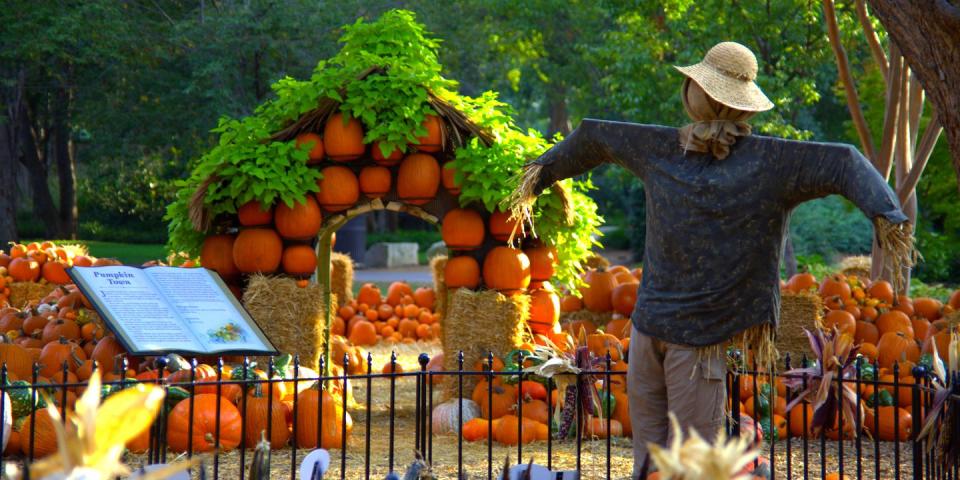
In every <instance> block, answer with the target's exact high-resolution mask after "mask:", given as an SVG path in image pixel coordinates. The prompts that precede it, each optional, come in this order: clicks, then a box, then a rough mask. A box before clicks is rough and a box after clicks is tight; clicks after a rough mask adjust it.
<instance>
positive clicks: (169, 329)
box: [67, 266, 277, 355]
mask: <svg viewBox="0 0 960 480" xmlns="http://www.w3.org/2000/svg"><path fill="white" fill-rule="evenodd" d="M67 274H68V275H70V278H72V279H73V281H74V283H75V284H76V285H77V288H79V289H80V291H81V292H83V294H84V295H85V296H86V297H87V299H88V300H90V303H91V304H92V305H93V307H94V309H95V310H96V311H97V313H99V314H100V317H101V318H103V320H104V322H105V323H106V325H107V328H109V329H110V330H111V331H112V332H113V333H114V334H115V335H116V337H117V340H118V341H119V342H120V343H121V344H122V345H123V346H124V348H126V349H127V351H128V352H130V354H132V355H156V354H158V353H171V352H172V353H181V354H188V355H223V354H233V355H242V354H257V355H272V354H276V353H277V350H276V349H275V348H274V347H273V345H272V344H271V343H270V340H268V339H267V337H266V336H265V335H264V334H263V331H262V330H260V327H259V326H258V325H257V323H256V322H255V321H254V320H253V318H252V317H250V314H249V313H247V311H246V310H245V309H244V308H243V306H242V305H241V304H240V302H238V301H237V299H236V297H234V295H233V293H231V292H230V289H229V288H227V286H226V284H224V283H223V280H221V279H220V276H219V275H217V274H216V272H213V271H210V270H207V269H205V268H176V267H146V268H138V267H128V266H110V267H73V268H70V269H68V270H67Z"/></svg>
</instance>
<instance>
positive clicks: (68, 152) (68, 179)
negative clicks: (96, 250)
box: [51, 89, 77, 239]
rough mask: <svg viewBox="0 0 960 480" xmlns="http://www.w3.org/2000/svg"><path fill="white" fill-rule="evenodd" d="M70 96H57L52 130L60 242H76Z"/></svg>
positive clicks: (64, 90) (74, 177) (62, 90)
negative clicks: (68, 120)
mask: <svg viewBox="0 0 960 480" xmlns="http://www.w3.org/2000/svg"><path fill="white" fill-rule="evenodd" d="M70 97H71V95H70V93H69V92H68V91H67V90H66V89H60V90H58V91H57V94H56V106H55V107H54V119H53V128H52V129H51V130H52V131H51V137H52V138H51V141H52V142H53V145H52V147H53V148H52V149H51V151H52V153H53V155H54V160H55V162H56V164H57V180H58V184H59V187H60V209H59V212H58V213H59V215H58V216H59V223H60V227H59V230H60V235H59V237H60V238H69V239H76V238H77V161H76V158H75V156H74V144H73V141H72V140H71V139H70V128H69V127H68V126H67V117H68V112H69V108H70V100H71V98H70Z"/></svg>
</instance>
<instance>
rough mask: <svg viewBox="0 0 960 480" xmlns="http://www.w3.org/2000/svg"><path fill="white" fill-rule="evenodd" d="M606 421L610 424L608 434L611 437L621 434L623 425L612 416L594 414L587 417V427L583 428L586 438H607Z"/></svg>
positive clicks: (620, 435)
mask: <svg viewBox="0 0 960 480" xmlns="http://www.w3.org/2000/svg"><path fill="white" fill-rule="evenodd" d="M607 422H609V424H610V432H609V435H610V436H611V437H622V436H623V425H620V422H618V421H616V420H614V419H612V418H610V419H607V418H599V417H594V416H591V417H589V418H587V422H586V423H587V428H585V429H584V430H585V431H584V436H585V437H586V438H607V435H608V432H607Z"/></svg>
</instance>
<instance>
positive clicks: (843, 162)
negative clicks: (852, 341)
mask: <svg viewBox="0 0 960 480" xmlns="http://www.w3.org/2000/svg"><path fill="white" fill-rule="evenodd" d="M788 143H789V144H792V145H791V148H789V149H787V148H785V149H784V151H783V153H784V155H785V156H789V157H790V158H789V159H787V160H786V162H787V164H788V165H789V168H790V171H789V172H787V175H788V176H787V177H785V178H787V179H788V183H787V184H788V185H789V186H790V187H789V188H788V190H789V192H788V193H789V195H790V198H789V200H790V201H791V202H790V203H791V204H792V205H796V204H798V203H800V202H803V201H806V200H809V199H812V198H818V197H823V196H826V195H830V194H840V195H843V196H844V197H846V198H847V199H849V200H850V201H851V202H853V203H854V204H855V205H856V206H857V207H858V208H859V209H860V210H861V211H863V213H864V214H865V215H866V216H867V218H869V219H871V220H872V221H873V224H874V235H875V236H876V240H877V242H878V244H879V245H880V248H881V249H882V250H883V261H884V269H885V271H886V272H890V279H891V280H892V281H893V286H894V289H895V290H896V291H897V292H898V293H904V292H905V291H906V287H907V285H906V282H905V275H904V272H905V271H906V270H907V269H909V268H910V267H912V266H913V265H914V263H915V262H916V260H917V256H918V255H917V252H916V250H915V249H914V246H913V240H914V239H913V227H912V225H910V223H909V222H908V218H907V216H906V215H904V213H903V211H902V210H901V208H900V202H899V200H898V199H897V196H896V194H895V193H894V192H893V190H892V189H891V188H890V186H889V185H888V184H887V182H886V181H885V180H884V179H883V177H882V176H880V173H879V172H877V170H876V168H874V167H873V165H872V164H871V163H870V161H868V160H867V159H866V158H864V156H863V155H861V154H860V152H859V151H857V149H856V148H854V147H852V146H850V145H843V144H829V143H812V142H788ZM792 205H791V206H792Z"/></svg>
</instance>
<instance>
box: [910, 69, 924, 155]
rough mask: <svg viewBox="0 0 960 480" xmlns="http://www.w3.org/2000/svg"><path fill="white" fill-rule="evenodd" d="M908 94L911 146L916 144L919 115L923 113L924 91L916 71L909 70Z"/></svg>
mask: <svg viewBox="0 0 960 480" xmlns="http://www.w3.org/2000/svg"><path fill="white" fill-rule="evenodd" d="M907 91H908V92H909V96H908V97H907V100H908V101H909V105H910V145H911V146H912V147H913V148H916V146H917V135H918V134H919V133H920V116H921V115H922V114H923V103H924V102H923V100H924V94H923V93H924V92H923V86H922V85H920V80H918V79H917V75H916V72H914V71H912V70H911V71H910V86H909V88H908V90H907Z"/></svg>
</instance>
